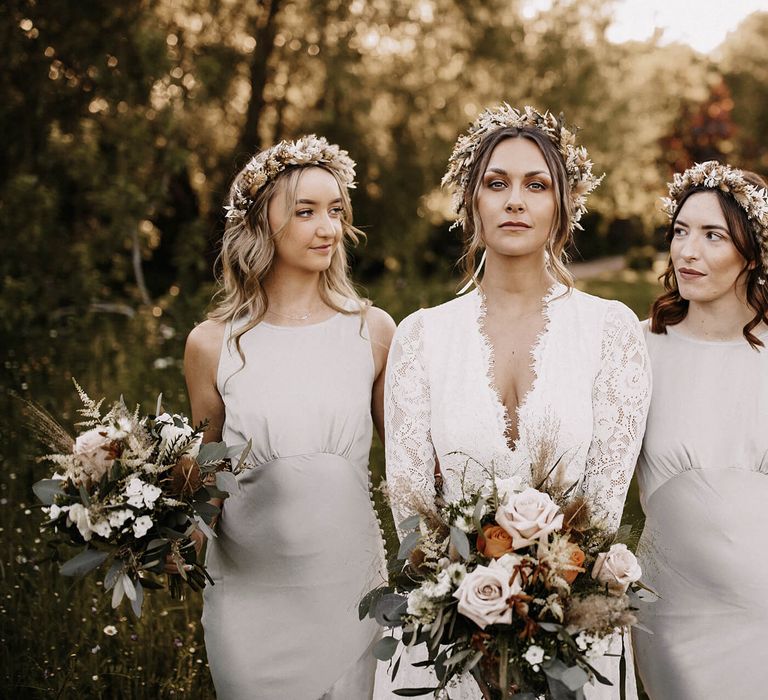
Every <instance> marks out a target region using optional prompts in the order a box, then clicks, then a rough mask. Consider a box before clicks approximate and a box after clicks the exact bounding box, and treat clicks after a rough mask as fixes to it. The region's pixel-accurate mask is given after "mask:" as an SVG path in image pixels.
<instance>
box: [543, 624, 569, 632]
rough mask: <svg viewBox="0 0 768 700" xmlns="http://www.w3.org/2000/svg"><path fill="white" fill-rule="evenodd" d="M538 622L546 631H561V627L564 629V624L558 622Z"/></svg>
mask: <svg viewBox="0 0 768 700" xmlns="http://www.w3.org/2000/svg"><path fill="white" fill-rule="evenodd" d="M537 624H538V625H539V627H541V629H543V630H544V631H545V632H559V631H560V630H561V629H563V626H562V625H560V624H558V623H557V622H538V623H537Z"/></svg>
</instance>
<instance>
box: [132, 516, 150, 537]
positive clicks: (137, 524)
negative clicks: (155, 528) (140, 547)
mask: <svg viewBox="0 0 768 700" xmlns="http://www.w3.org/2000/svg"><path fill="white" fill-rule="evenodd" d="M151 527H152V518H150V517H149V516H148V515H142V516H140V517H138V518H136V520H135V521H134V523H133V534H134V535H135V536H136V538H137V539H139V538H141V537H144V535H146V534H147V531H148V530H149V528H151Z"/></svg>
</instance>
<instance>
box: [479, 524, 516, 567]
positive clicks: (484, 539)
mask: <svg viewBox="0 0 768 700" xmlns="http://www.w3.org/2000/svg"><path fill="white" fill-rule="evenodd" d="M477 551H478V552H480V554H484V555H485V556H486V557H491V558H492V559H498V558H499V557H501V556H504V555H505V554H507V553H508V552H511V551H512V537H511V536H510V534H509V533H508V532H507V531H506V530H505V529H504V528H503V527H499V526H498V525H486V526H485V527H484V528H483V535H482V536H480V535H478V536H477Z"/></svg>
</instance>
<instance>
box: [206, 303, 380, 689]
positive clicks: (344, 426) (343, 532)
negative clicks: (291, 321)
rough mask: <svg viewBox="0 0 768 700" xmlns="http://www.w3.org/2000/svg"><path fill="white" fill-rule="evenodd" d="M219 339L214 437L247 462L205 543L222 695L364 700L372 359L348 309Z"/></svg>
mask: <svg viewBox="0 0 768 700" xmlns="http://www.w3.org/2000/svg"><path fill="white" fill-rule="evenodd" d="M229 330H230V329H229V328H227V332H226V333H225V342H224V345H223V347H222V351H221V357H220V361H219V368H218V376H217V384H218V389H219V392H220V394H221V396H222V399H223V401H224V406H225V412H226V418H225V423H224V427H223V439H224V440H225V442H226V443H227V444H228V445H236V444H243V443H246V442H247V441H248V440H251V441H252V451H251V454H250V455H249V458H248V461H249V462H250V463H251V464H252V465H253V467H252V468H251V469H249V470H247V471H245V472H244V473H242V475H241V476H239V477H238V481H239V486H240V488H239V491H237V492H236V493H234V494H232V495H231V496H230V497H229V498H228V499H227V500H226V501H225V503H224V507H223V512H222V514H221V518H220V521H219V524H218V531H217V532H218V536H217V538H215V539H213V540H211V541H210V543H209V545H208V554H207V566H208V569H209V572H210V574H211V576H212V577H213V579H214V581H215V585H214V586H208V587H206V589H205V595H204V610H203V627H204V630H205V644H206V650H207V653H208V660H209V664H210V668H211V673H212V676H213V680H214V684H215V686H216V692H217V696H218V697H219V698H220V699H221V700H246V699H247V700H267V699H269V700H274V699H275V698H285V699H290V700H318V699H319V698H323V699H324V700H348V699H350V698H355V699H357V698H360V699H364V698H368V697H370V695H371V693H372V685H373V674H374V669H375V663H376V662H375V659H374V657H373V655H372V654H371V650H370V647H371V645H372V644H373V643H375V641H376V640H377V639H378V637H379V635H380V632H379V629H378V626H377V625H376V623H375V622H374V621H373V620H370V619H366V620H364V621H362V622H361V621H360V620H359V619H358V613H357V606H358V603H359V601H360V599H361V598H362V596H363V595H364V594H365V593H366V592H367V591H368V590H370V589H371V588H374V587H375V586H378V585H381V583H382V581H383V580H384V579H383V574H382V567H383V561H384V552H383V545H382V539H381V536H380V527H379V523H378V522H377V518H376V514H375V511H374V509H373V505H372V501H371V497H370V479H369V471H368V453H369V449H370V445H371V414H370V406H371V388H372V384H373V379H374V363H373V355H372V351H371V343H370V340H369V338H368V330H367V327H366V326H365V324H363V325H362V327H361V323H360V316H359V315H358V314H342V313H339V314H336V315H335V316H333V317H331V318H329V319H328V320H326V321H323V322H320V323H317V324H315V325H309V326H301V327H285V326H273V325H270V324H268V323H264V322H261V323H259V324H258V325H257V326H256V327H254V328H253V329H251V330H250V331H248V332H247V333H246V334H245V335H243V336H242V337H241V348H242V351H243V354H244V356H245V364H244V365H243V362H242V360H241V358H240V356H239V354H238V352H237V350H236V349H235V347H234V343H229V342H227V340H226V338H227V337H228V336H229Z"/></svg>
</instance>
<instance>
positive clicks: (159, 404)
mask: <svg viewBox="0 0 768 700" xmlns="http://www.w3.org/2000/svg"><path fill="white" fill-rule="evenodd" d="M162 412H163V394H162V392H161V393H159V394H158V395H157V403H156V404H155V416H159V415H160V414H161V413H162Z"/></svg>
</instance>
